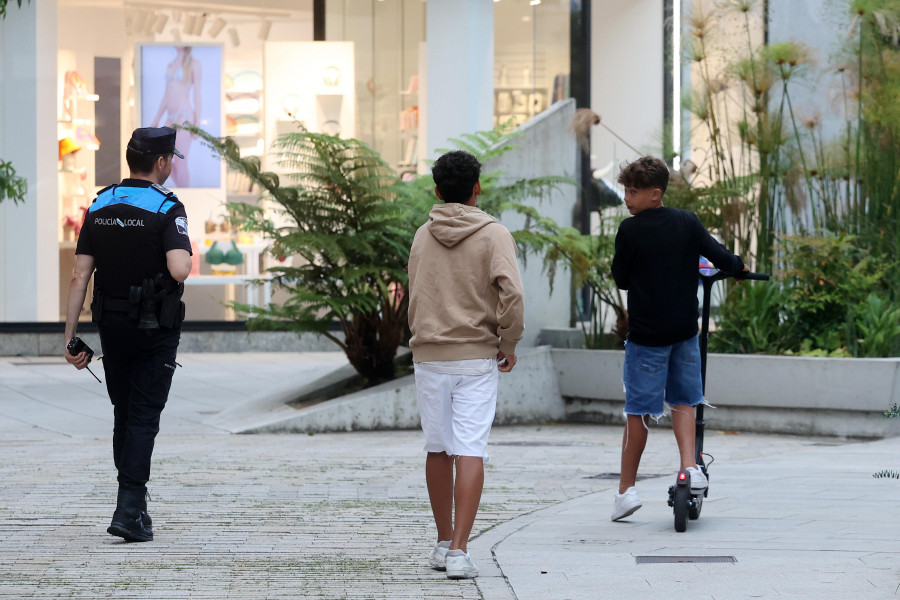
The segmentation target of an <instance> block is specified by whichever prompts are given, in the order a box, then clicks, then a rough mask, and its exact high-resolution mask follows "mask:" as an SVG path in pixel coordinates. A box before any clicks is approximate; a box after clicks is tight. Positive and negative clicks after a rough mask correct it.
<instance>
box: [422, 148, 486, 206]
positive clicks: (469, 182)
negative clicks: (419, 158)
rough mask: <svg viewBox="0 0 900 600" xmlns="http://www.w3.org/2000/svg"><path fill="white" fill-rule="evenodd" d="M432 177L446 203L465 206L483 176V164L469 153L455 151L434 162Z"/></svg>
mask: <svg viewBox="0 0 900 600" xmlns="http://www.w3.org/2000/svg"><path fill="white" fill-rule="evenodd" d="M431 176H432V177H433V178H434V184H435V185H436V186H437V189H438V192H440V194H441V198H442V199H443V200H444V202H458V203H461V204H464V203H466V202H468V201H469V198H471V197H472V189H473V188H474V187H475V184H476V183H478V178H479V177H480V176H481V163H480V162H478V159H477V158H475V157H474V156H472V155H471V154H469V153H468V152H464V151H462V150H455V151H453V152H448V153H447V154H444V155H443V156H441V157H440V158H438V159H437V160H436V161H434V166H433V167H431Z"/></svg>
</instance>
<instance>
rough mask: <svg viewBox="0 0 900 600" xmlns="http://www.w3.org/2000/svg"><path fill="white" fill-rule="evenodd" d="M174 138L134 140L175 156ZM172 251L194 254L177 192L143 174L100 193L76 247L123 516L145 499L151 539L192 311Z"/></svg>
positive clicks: (137, 136) (159, 135)
mask: <svg viewBox="0 0 900 600" xmlns="http://www.w3.org/2000/svg"><path fill="white" fill-rule="evenodd" d="M174 145H175V131H174V130H173V129H171V128H169V127H162V128H152V129H151V128H146V129H138V130H135V132H134V135H133V137H132V139H131V141H130V142H129V147H130V148H132V149H133V150H137V151H138V152H147V153H154V152H155V153H157V154H163V153H167V152H168V153H172V151H173V149H174ZM175 154H177V155H179V156H180V153H178V152H177V151H176V152H175ZM173 249H183V250H187V251H188V252H189V253H190V252H191V243H190V238H189V237H188V229H187V215H186V213H185V209H184V206H183V205H182V204H181V202H179V201H178V198H177V197H176V196H175V194H174V193H173V192H171V191H169V190H167V189H166V188H164V187H162V186H161V185H158V184H155V183H152V182H150V181H146V180H143V179H125V180H123V181H122V182H121V183H119V184H118V185H112V186H109V187H107V188H105V189H103V190H101V191H100V193H99V194H98V196H97V198H96V199H95V200H94V202H93V204H92V205H91V206H90V208H89V209H88V211H87V213H86V215H85V220H84V225H83V227H82V229H81V235H80V236H79V238H78V245H77V249H76V254H85V255H90V256H93V257H94V264H95V268H96V271H95V272H94V299H93V302H92V304H91V308H92V311H93V317H94V320H95V321H96V322H97V328H98V330H99V333H100V343H101V347H102V350H103V369H104V372H105V374H106V388H107V391H108V392H109V397H110V400H111V401H112V404H113V407H114V418H115V422H114V427H113V459H114V461H115V465H116V469H117V470H118V481H119V501H118V504H117V509H116V515H118V516H119V517H121V516H122V515H121V514H120V513H121V512H122V511H123V510H124V511H126V512H129V511H130V512H131V513H132V518H133V511H134V509H135V506H134V505H138V507H139V509H140V521H141V523H142V526H143V527H145V528H146V530H147V532H148V534H149V539H152V529H151V528H150V525H151V523H152V521H151V520H150V518H149V516H148V515H147V514H146V500H145V497H146V491H147V489H146V485H147V481H148V480H149V479H150V459H151V454H152V453H153V444H154V439H155V438H156V434H157V433H158V432H159V420H160V414H161V413H162V410H163V407H164V406H165V404H166V399H167V398H168V394H169V388H170V386H171V383H172V375H173V373H174V371H175V367H176V363H175V356H176V351H177V349H178V341H179V338H180V335H181V321H182V319H183V316H184V312H183V310H184V304H183V303H182V302H181V300H180V297H181V292H182V291H183V284H179V283H177V282H176V281H175V280H174V279H172V277H171V274H170V273H169V271H168V268H167V264H166V252H168V251H169V250H173ZM148 286H149V287H148ZM173 303H174V304H173ZM163 305H165V306H168V307H170V311H169V312H170V313H171V312H172V311H171V307H172V306H173V305H174V306H175V312H176V313H177V314H175V315H174V318H172V314H169V315H167V316H165V318H164V315H162V314H161V310H160V307H161V306H163ZM116 515H114V517H113V524H112V525H111V526H110V529H111V530H110V533H113V534H114V535H121V533H115V532H114V531H112V528H113V527H114V526H115V525H116V519H117V516H116ZM119 521H120V522H121V521H122V519H121V518H120V519H119ZM128 527H134V528H136V529H137V531H138V533H137V534H136V535H137V537H138V538H140V537H141V536H144V537H146V536H145V535H144V534H143V533H141V531H142V530H141V527H140V526H138V525H136V524H134V523H131V524H128ZM122 537H125V538H126V539H129V538H128V537H127V536H125V535H122ZM136 541H146V540H144V539H138V540H136Z"/></svg>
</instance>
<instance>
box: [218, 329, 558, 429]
mask: <svg viewBox="0 0 900 600" xmlns="http://www.w3.org/2000/svg"><path fill="white" fill-rule="evenodd" d="M353 374H354V373H353V370H352V369H351V368H350V367H343V368H342V369H339V370H336V371H333V372H332V373H330V374H328V375H325V376H324V377H322V378H321V379H320V380H318V381H315V382H313V383H311V384H307V385H304V386H295V387H294V388H293V389H294V392H293V393H292V392H291V387H290V384H288V385H285V386H280V387H278V388H277V389H274V390H268V391H266V392H265V393H264V394H261V395H260V396H259V397H257V398H253V399H251V400H249V401H248V402H247V403H246V404H244V405H240V406H235V407H232V408H230V409H229V410H227V411H224V412H223V413H221V414H219V415H216V416H214V417H212V418H211V419H210V421H209V424H210V425H213V426H215V427H219V428H222V429H225V430H228V431H231V432H233V433H272V432H293V433H307V432H321V431H364V430H378V429H416V428H418V427H419V408H418V405H417V401H416V385H415V377H414V376H412V375H410V376H407V377H403V378H401V379H395V380H394V381H389V382H387V383H383V384H381V385H379V386H375V387H372V388H369V389H366V390H362V391H360V392H357V393H355V394H349V395H347V396H342V397H339V398H335V399H333V400H329V401H327V402H321V403H318V404H314V405H313V406H308V407H305V408H299V409H297V408H293V407H291V406H290V405H289V404H288V403H289V402H292V401H293V400H295V399H296V398H297V397H298V396H299V395H301V394H303V393H308V392H311V391H314V390H316V389H320V390H321V389H323V388H327V387H328V386H332V385H335V384H337V383H339V382H340V381H342V380H345V379H346V378H347V377H348V376H353ZM564 416H565V405H564V404H563V399H562V397H561V396H560V395H559V386H558V384H557V381H556V374H555V373H554V371H553V362H552V360H551V358H550V348H549V347H547V346H544V347H541V348H531V349H529V350H526V351H524V352H522V353H520V354H519V362H518V363H517V364H516V368H515V369H513V371H512V372H511V373H501V374H500V380H499V383H498V389H497V413H496V416H495V418H494V424H495V425H512V424H521V423H548V422H556V421H560V420H562V419H563V418H564Z"/></svg>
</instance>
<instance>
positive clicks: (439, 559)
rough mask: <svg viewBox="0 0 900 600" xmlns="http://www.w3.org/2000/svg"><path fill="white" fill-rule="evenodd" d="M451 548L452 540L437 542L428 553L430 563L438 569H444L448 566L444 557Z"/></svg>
mask: <svg viewBox="0 0 900 600" xmlns="http://www.w3.org/2000/svg"><path fill="white" fill-rule="evenodd" d="M449 549H450V540H447V541H446V542H437V543H435V545H434V549H433V550H432V551H431V554H429V555H428V562H429V564H431V566H432V567H433V568H435V569H437V570H438V571H443V570H444V569H445V568H446V567H445V566H444V557H445V556H447V550H449Z"/></svg>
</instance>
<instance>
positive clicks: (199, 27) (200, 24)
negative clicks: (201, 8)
mask: <svg viewBox="0 0 900 600" xmlns="http://www.w3.org/2000/svg"><path fill="white" fill-rule="evenodd" d="M204 27H206V15H205V14H204V15H197V21H196V22H195V23H194V31H193V34H194V35H203V28H204Z"/></svg>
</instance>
